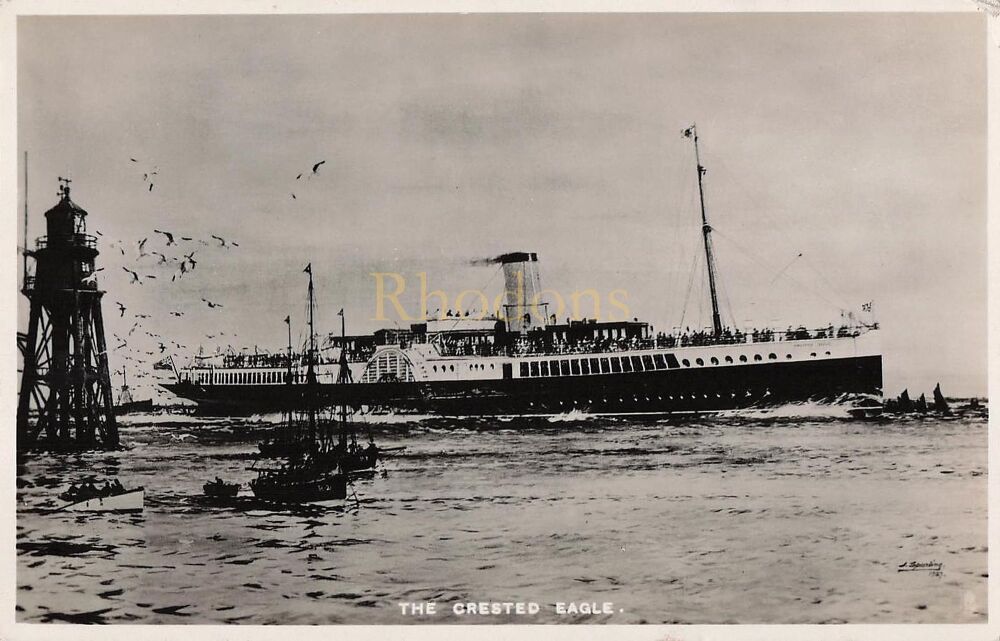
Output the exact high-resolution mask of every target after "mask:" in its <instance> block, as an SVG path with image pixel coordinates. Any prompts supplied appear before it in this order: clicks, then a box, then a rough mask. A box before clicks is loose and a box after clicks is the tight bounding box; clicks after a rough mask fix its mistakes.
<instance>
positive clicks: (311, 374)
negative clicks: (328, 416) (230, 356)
mask: <svg viewBox="0 0 1000 641" xmlns="http://www.w3.org/2000/svg"><path fill="white" fill-rule="evenodd" d="M303 271H304V272H306V273H307V274H309V356H308V358H307V359H306V395H307V398H308V405H309V443H310V444H315V443H316V398H315V396H316V390H315V386H316V368H315V366H314V365H313V360H314V359H315V356H316V327H315V325H314V324H313V308H314V307H315V300H314V299H315V295H314V290H313V272H312V263H309V264H308V265H307V266H306V268H305V269H304V270H303Z"/></svg>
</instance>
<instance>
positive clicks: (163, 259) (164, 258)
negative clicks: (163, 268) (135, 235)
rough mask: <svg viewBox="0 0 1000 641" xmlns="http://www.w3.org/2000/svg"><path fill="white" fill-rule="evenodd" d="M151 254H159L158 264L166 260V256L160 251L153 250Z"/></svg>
mask: <svg viewBox="0 0 1000 641" xmlns="http://www.w3.org/2000/svg"><path fill="white" fill-rule="evenodd" d="M153 256H159V257H160V260H159V262H158V263H157V264H158V265H162V264H163V263H165V262H167V257H166V256H164V255H163V254H161V253H160V252H153Z"/></svg>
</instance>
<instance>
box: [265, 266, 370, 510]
mask: <svg viewBox="0 0 1000 641" xmlns="http://www.w3.org/2000/svg"><path fill="white" fill-rule="evenodd" d="M306 272H307V273H308V274H309V349H308V351H307V353H306V383H305V387H304V389H303V390H302V391H303V394H302V395H301V396H300V398H299V401H298V405H297V407H296V408H295V409H293V410H289V411H288V412H287V413H286V416H285V418H286V420H285V421H284V423H283V424H282V425H279V426H278V427H277V434H275V435H274V437H273V438H272V439H270V440H269V441H265V443H262V444H261V447H260V450H261V456H260V457H259V458H258V460H257V462H255V464H254V466H255V469H256V470H257V472H258V475H257V478H255V479H252V480H251V481H250V489H251V490H252V491H253V493H254V496H255V497H257V498H258V499H261V500H264V501H270V502H276V503H311V502H315V501H325V500H331V499H344V498H347V486H348V484H349V483H350V482H351V480H353V479H354V478H358V477H361V476H365V475H366V473H368V472H370V473H371V474H372V475H373V474H374V471H375V465H376V464H377V462H378V447H376V445H375V443H374V441H371V442H370V443H369V446H368V447H367V448H361V447H360V446H359V445H358V442H357V437H356V434H355V431H354V429H353V425H352V424H351V423H350V422H349V421H348V415H349V414H350V411H349V409H348V407H347V406H346V405H345V404H343V403H342V404H340V406H339V407H338V420H336V421H333V420H331V418H330V417H327V416H323V415H322V412H321V410H322V409H323V408H322V400H321V399H320V398H319V396H318V394H317V389H318V381H317V379H316V370H315V353H316V348H315V347H316V346H315V336H316V334H315V326H314V320H313V310H314V306H315V296H314V288H313V276H312V265H311V264H310V266H309V267H306ZM341 327H342V328H343V324H342V325H341ZM342 333H343V329H342ZM290 340H291V339H289V341H290ZM345 357H346V354H345V355H342V358H341V361H340V368H341V374H340V376H339V378H340V379H341V380H344V378H345V377H346V376H348V374H347V361H346V358H345ZM286 385H289V389H291V390H295V389H296V387H295V386H292V385H291V383H290V382H288V383H286ZM265 446H267V447H265ZM267 448H271V449H273V450H275V451H273V452H272V451H268V449H267ZM278 450H280V452H279V451H278ZM271 456H276V457H277V458H282V459H284V461H283V463H281V464H280V465H279V466H278V467H256V465H257V463H259V462H260V461H261V460H262V459H267V458H270V457H271Z"/></svg>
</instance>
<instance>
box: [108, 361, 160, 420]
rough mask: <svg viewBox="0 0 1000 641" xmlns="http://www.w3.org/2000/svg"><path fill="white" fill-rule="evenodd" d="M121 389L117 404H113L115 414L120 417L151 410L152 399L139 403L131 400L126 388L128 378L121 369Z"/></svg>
mask: <svg viewBox="0 0 1000 641" xmlns="http://www.w3.org/2000/svg"><path fill="white" fill-rule="evenodd" d="M121 374H122V389H121V392H120V393H119V394H118V402H117V403H115V414H116V415H118V416H121V415H122V414H131V413H133V412H150V411H152V410H153V399H151V398H147V399H144V400H141V401H136V400H134V399H133V398H132V392H131V390H130V389H129V387H128V378H127V376H126V373H125V368H124V367H123V368H122V372H121Z"/></svg>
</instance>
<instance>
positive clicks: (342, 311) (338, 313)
mask: <svg viewBox="0 0 1000 641" xmlns="http://www.w3.org/2000/svg"><path fill="white" fill-rule="evenodd" d="M343 315H344V308H343V307H341V308H340V311H339V312H337V316H343Z"/></svg>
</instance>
